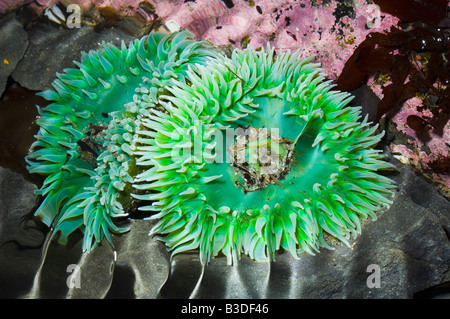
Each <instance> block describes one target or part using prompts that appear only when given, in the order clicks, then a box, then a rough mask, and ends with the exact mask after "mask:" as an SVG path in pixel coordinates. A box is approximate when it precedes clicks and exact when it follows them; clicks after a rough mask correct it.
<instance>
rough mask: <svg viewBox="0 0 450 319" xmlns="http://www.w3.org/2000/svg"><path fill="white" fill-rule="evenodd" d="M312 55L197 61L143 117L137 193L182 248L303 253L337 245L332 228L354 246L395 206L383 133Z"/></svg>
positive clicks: (205, 253) (232, 253)
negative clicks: (371, 222) (367, 224)
mask: <svg viewBox="0 0 450 319" xmlns="http://www.w3.org/2000/svg"><path fill="white" fill-rule="evenodd" d="M311 59H312V58H306V59H301V58H300V52H295V53H292V54H291V53H290V52H280V53H279V54H278V55H277V56H275V54H274V50H273V49H272V48H270V47H268V48H267V50H260V51H254V50H252V49H251V48H249V49H247V50H246V51H242V50H235V51H234V52H233V54H232V56H231V58H227V57H224V56H219V57H216V58H215V59H211V60H210V61H209V62H208V63H207V64H206V65H196V66H190V67H189V70H188V72H187V75H186V77H185V78H183V79H180V80H176V81H174V82H173V83H172V85H171V86H169V87H167V88H166V92H165V94H161V95H160V96H159V97H158V100H157V101H156V102H155V103H156V104H155V105H157V107H155V108H152V109H149V110H148V113H149V114H148V115H147V116H144V117H143V118H142V120H141V127H140V128H139V130H138V131H137V138H136V142H137V145H136V150H135V151H134V154H135V156H136V165H137V166H138V167H141V173H139V174H137V176H136V178H135V181H134V184H133V187H134V188H135V189H136V190H139V194H137V193H133V194H132V196H133V197H135V198H136V199H139V200H140V201H142V202H144V203H145V202H148V205H142V206H141V207H140V208H139V209H140V210H143V211H146V210H148V211H156V212H157V213H156V214H155V215H153V216H152V217H151V218H153V219H155V220H157V224H156V225H155V226H154V228H153V229H152V232H151V233H152V234H159V235H160V239H161V240H162V241H163V242H165V243H166V245H167V247H168V248H169V249H170V250H171V251H172V252H173V254H176V253H180V252H183V251H187V250H192V249H198V250H199V253H200V260H201V262H202V263H207V262H208V261H209V260H210V258H211V257H214V256H217V255H218V254H219V253H223V254H224V255H225V256H227V259H228V263H229V264H231V263H235V262H236V261H237V260H239V258H240V256H241V254H242V253H245V254H248V255H249V256H250V257H251V258H253V259H255V260H257V261H266V260H274V259H275V252H276V251H277V250H279V249H281V248H283V249H285V250H288V251H289V252H290V253H291V254H292V255H293V256H294V257H295V258H298V254H299V253H300V252H303V251H305V252H308V253H310V254H315V253H317V252H319V249H320V248H321V247H326V248H332V247H331V246H330V245H329V244H328V243H327V241H326V236H325V233H327V234H328V235H331V236H333V237H334V238H336V239H338V240H340V241H342V242H344V243H345V244H347V245H349V239H350V238H351V237H352V236H353V237H356V236H357V235H358V234H360V232H361V224H360V219H366V218H367V217H368V216H370V217H372V218H373V219H376V215H375V212H376V211H377V210H379V209H380V208H381V207H383V206H384V207H387V206H389V205H390V203H391V201H390V199H389V197H390V196H391V195H392V194H393V192H392V189H393V188H394V185H393V182H392V181H391V180H390V179H388V178H386V177H384V176H382V175H380V174H379V173H378V172H377V171H378V170H381V169H386V168H389V167H391V165H390V164H388V163H386V162H384V161H382V154H381V151H380V150H376V149H374V148H373V147H374V146H375V145H376V144H377V143H378V142H379V141H380V139H381V137H382V133H381V134H378V135H376V134H375V132H376V130H377V126H371V125H370V124H371V123H369V122H368V121H367V117H366V118H364V119H362V120H361V116H360V114H361V108H360V107H349V106H347V104H348V103H349V101H350V100H351V96H350V95H349V94H348V93H343V92H339V91H334V90H331V89H332V88H333V85H332V84H331V81H326V80H325V75H324V74H322V73H321V69H320V68H319V65H318V64H314V63H311ZM144 96H145V95H144Z"/></svg>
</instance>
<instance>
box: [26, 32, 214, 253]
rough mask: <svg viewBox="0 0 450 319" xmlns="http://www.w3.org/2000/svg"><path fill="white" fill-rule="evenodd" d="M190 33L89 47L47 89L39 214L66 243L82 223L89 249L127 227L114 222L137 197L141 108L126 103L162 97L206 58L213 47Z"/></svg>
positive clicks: (35, 151) (40, 138)
mask: <svg viewBox="0 0 450 319" xmlns="http://www.w3.org/2000/svg"><path fill="white" fill-rule="evenodd" d="M190 36H192V34H190V33H189V32H180V33H177V34H171V35H166V34H163V33H160V32H154V33H152V34H150V35H148V36H145V37H143V38H142V39H140V40H135V41H133V42H132V43H130V45H129V46H128V47H127V46H126V45H125V44H124V43H123V42H122V47H121V49H118V48H116V47H115V46H113V45H111V44H106V43H103V48H102V49H100V50H98V51H90V52H89V53H84V52H83V53H82V58H81V63H79V62H74V63H75V64H76V65H77V66H78V68H76V69H75V68H74V69H65V70H64V73H63V74H57V77H58V79H56V80H55V81H54V82H53V87H54V89H55V90H48V91H45V92H43V93H41V95H42V96H43V97H45V98H46V99H48V100H50V101H54V103H52V104H50V105H49V106H47V107H45V108H42V109H39V117H38V119H37V120H36V122H37V124H38V125H39V126H40V130H39V132H38V134H37V136H36V138H37V141H36V142H34V143H33V145H32V146H31V150H30V153H29V155H28V156H27V159H26V160H27V163H28V164H29V166H28V169H29V171H30V172H31V173H37V174H42V175H46V178H45V180H44V182H43V186H42V187H41V188H40V189H39V190H38V191H37V194H39V195H42V196H45V199H44V201H43V202H42V204H41V205H40V207H39V208H38V210H37V211H36V215H38V216H40V217H41V218H42V220H43V221H44V223H45V224H47V225H48V226H51V228H52V232H53V235H56V234H58V240H59V242H61V243H66V242H67V237H68V235H69V234H71V233H72V232H73V231H75V230H76V229H80V230H81V231H83V232H84V234H85V236H84V242H83V250H86V251H90V250H92V249H93V248H94V247H95V246H97V245H98V244H99V243H100V242H101V241H102V239H103V237H106V238H107V239H108V241H109V242H110V243H111V244H112V241H111V238H110V232H114V233H122V232H125V231H127V230H128V229H127V228H119V227H117V226H116V225H115V223H114V221H113V220H114V219H117V218H120V217H124V216H127V214H128V211H129V210H130V206H132V204H133V203H132V202H131V201H130V200H129V198H130V195H129V194H130V191H131V183H132V182H133V174H134V173H133V165H134V161H133V158H132V157H133V152H132V150H131V145H132V144H133V143H132V139H133V132H134V130H135V129H136V126H137V122H136V117H137V114H139V112H141V108H140V107H139V106H136V104H133V107H131V108H128V107H127V104H128V103H129V102H130V101H133V99H136V94H139V92H146V93H148V94H150V95H151V96H153V97H156V96H158V95H159V94H160V93H161V92H163V91H164V90H165V87H167V86H170V85H171V81H172V80H173V79H180V80H182V78H183V76H184V74H185V73H186V71H187V67H188V65H190V64H192V63H204V62H205V60H206V58H207V57H208V56H210V55H211V54H212V53H211V52H210V51H209V50H207V49H205V43H204V42H196V41H193V40H190V39H189V37H190ZM144 104H145V103H143V105H144Z"/></svg>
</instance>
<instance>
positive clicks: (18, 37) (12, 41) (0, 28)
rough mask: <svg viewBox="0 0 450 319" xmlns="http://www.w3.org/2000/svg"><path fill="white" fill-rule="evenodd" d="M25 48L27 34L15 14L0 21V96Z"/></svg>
mask: <svg viewBox="0 0 450 319" xmlns="http://www.w3.org/2000/svg"><path fill="white" fill-rule="evenodd" d="M27 47H28V34H27V32H26V31H25V30H24V29H23V26H22V25H21V24H20V22H19V21H18V20H17V19H16V15H15V13H10V14H8V15H6V16H5V17H4V18H2V19H0V66H1V67H0V96H1V95H2V94H3V91H4V90H5V87H6V83H7V82H8V77H9V76H10V74H11V73H12V72H13V70H14V68H15V67H16V65H17V64H18V63H19V61H20V60H21V59H22V57H23V55H24V53H25V51H26V50H27Z"/></svg>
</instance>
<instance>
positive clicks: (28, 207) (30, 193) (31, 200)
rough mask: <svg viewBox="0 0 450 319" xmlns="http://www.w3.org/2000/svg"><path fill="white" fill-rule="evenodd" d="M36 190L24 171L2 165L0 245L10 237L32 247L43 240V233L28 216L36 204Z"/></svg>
mask: <svg viewBox="0 0 450 319" xmlns="http://www.w3.org/2000/svg"><path fill="white" fill-rule="evenodd" d="M35 190H36V186H35V185H34V184H32V183H30V182H27V181H26V180H25V179H24V178H23V177H22V175H20V174H18V173H15V172H13V171H11V170H9V169H6V168H3V167H1V166H0V245H2V244H4V243H5V242H7V241H16V242H18V243H19V244H20V245H22V246H30V247H37V246H39V245H41V244H42V242H43V238H44V236H43V234H42V233H41V232H40V231H39V230H38V229H37V228H36V221H34V220H33V219H31V218H29V217H28V216H29V215H30V212H31V213H32V211H33V207H34V206H35V205H36V200H37V196H36V195H34V191H35Z"/></svg>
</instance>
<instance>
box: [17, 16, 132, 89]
mask: <svg viewBox="0 0 450 319" xmlns="http://www.w3.org/2000/svg"><path fill="white" fill-rule="evenodd" d="M29 39H30V45H29V48H28V50H27V52H26V53H25V56H24V57H23V59H22V61H21V62H20V63H19V64H18V65H17V67H16V69H15V70H14V72H13V74H12V76H13V78H14V80H15V81H17V82H18V83H20V85H22V86H23V87H26V88H27V89H29V90H34V91H43V90H47V89H52V86H51V83H52V82H53V80H55V78H56V72H59V73H62V72H63V70H64V69H65V68H74V67H76V66H75V65H74V64H73V61H74V60H75V61H80V60H81V52H82V51H85V52H89V51H90V50H98V49H99V48H101V46H102V41H105V42H111V43H113V44H115V45H116V46H118V47H120V44H121V41H122V40H123V41H124V42H125V44H126V45H127V46H128V44H129V42H130V41H131V40H133V39H134V38H133V37H132V36H130V35H128V34H126V33H125V32H123V31H121V30H120V29H116V28H108V29H105V30H102V31H101V32H95V31H94V28H92V27H89V26H82V27H81V28H72V29H67V28H66V29H64V28H57V27H54V26H51V25H47V24H41V25H38V26H36V27H35V28H33V29H32V30H31V31H29Z"/></svg>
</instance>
